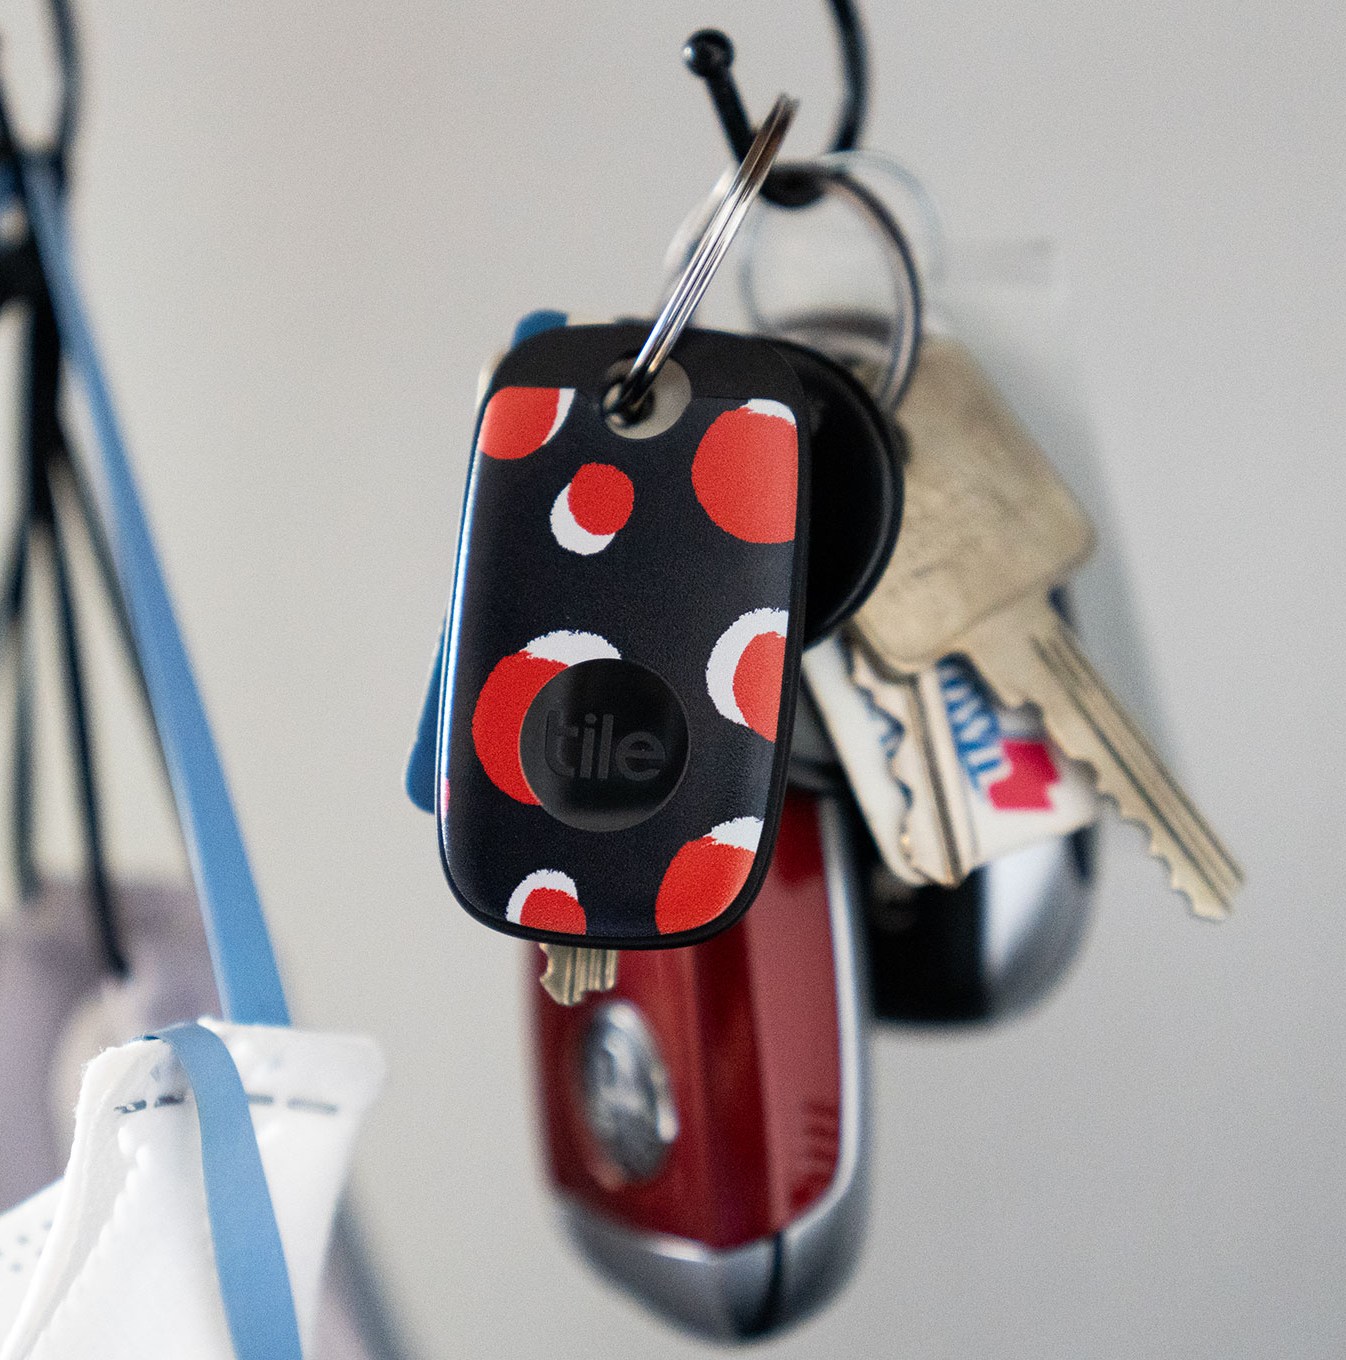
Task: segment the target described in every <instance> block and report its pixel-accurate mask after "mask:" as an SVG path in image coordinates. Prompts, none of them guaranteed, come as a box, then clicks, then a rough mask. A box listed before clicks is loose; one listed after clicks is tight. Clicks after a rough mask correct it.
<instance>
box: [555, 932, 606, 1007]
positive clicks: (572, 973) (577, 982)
mask: <svg viewBox="0 0 1346 1360" xmlns="http://www.w3.org/2000/svg"><path fill="white" fill-rule="evenodd" d="M539 947H540V948H541V950H542V952H543V953H544V954H545V955H546V956H547V967H546V970H545V971H544V972H543V974H542V976H541V977H540V978H539V979H538V981H539V982H541V983H542V990H543V991H544V992H546V993H547V995H548V996H549V997H551V999H552V1000H553V1001H555V1002H557V1004H558V1005H562V1006H578V1005H579V1003H580V1002H581V1001H583V1000H584V998H585V997H586V996H588V995H589V993H590V992H610V991H611V990H612V989H613V988H614V987H615V986H616V985H617V951H616V950H615V949H589V948H587V947H585V946H584V945H575V944H544V945H541V946H539Z"/></svg>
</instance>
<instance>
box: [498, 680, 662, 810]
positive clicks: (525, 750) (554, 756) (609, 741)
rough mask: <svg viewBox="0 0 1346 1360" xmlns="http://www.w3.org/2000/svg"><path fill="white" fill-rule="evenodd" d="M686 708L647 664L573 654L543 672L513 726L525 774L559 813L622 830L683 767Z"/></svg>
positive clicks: (655, 806) (658, 798) (657, 799)
mask: <svg viewBox="0 0 1346 1360" xmlns="http://www.w3.org/2000/svg"><path fill="white" fill-rule="evenodd" d="M687 751H688V741H687V716H686V714H685V713H684V712H683V708H682V703H681V701H680V700H679V699H678V696H677V695H676V694H674V692H673V691H672V689H670V688H669V686H668V684H667V683H666V682H665V681H664V680H663V679H662V678H661V677H660V676H658V675H656V674H655V673H654V671H652V670H649V669H648V668H647V667H645V666H638V665H636V664H635V663H634V662H632V661H617V660H612V659H610V658H604V659H601V660H597V661H581V662H580V663H579V664H578V665H574V666H570V667H567V669H565V670H563V671H562V672H561V673H560V674H559V675H556V676H554V677H553V678H552V679H551V680H549V681H548V682H547V683H546V684H545V685H544V686H543V687H542V689H541V690H540V691H539V693H538V695H537V698H535V699H534V700H533V702H532V703H531V704H530V705H529V708H528V712H527V713H526V714H525V715H524V720H523V727H522V729H521V730H520V733H519V760H520V763H521V764H522V766H523V773H524V778H525V779H527V780H528V786H529V788H531V789H532V790H533V792H534V793H535V794H536V795H537V798H538V801H539V802H540V803H541V804H542V806H543V807H544V808H545V809H546V810H547V811H548V812H549V813H551V815H552V816H553V817H555V818H556V819H557V821H560V822H564V823H565V824H566V825H567V826H573V827H576V828H578V829H579V830H581V831H621V830H623V829H624V828H626V827H628V826H635V825H636V824H637V823H639V822H643V821H644V820H645V819H646V818H647V817H652V816H653V815H654V814H655V813H656V812H658V810H659V809H660V808H661V807H662V806H663V805H664V804H665V803H666V802H667V801H668V800H669V798H670V797H671V796H672V794H673V791H674V789H676V788H677V787H678V781H679V780H680V779H681V778H682V772H683V770H684V769H686V767H687Z"/></svg>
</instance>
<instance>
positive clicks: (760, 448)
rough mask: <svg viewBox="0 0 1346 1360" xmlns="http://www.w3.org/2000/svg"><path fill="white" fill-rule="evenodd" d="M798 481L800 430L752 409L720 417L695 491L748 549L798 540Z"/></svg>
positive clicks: (699, 456)
mask: <svg viewBox="0 0 1346 1360" xmlns="http://www.w3.org/2000/svg"><path fill="white" fill-rule="evenodd" d="M798 481H799V445H798V440H797V438H796V434H795V427H794V425H793V424H792V423H791V422H790V421H789V420H787V419H786V418H785V417H784V416H777V415H771V414H769V413H767V412H764V411H755V410H753V409H752V407H750V406H740V407H738V408H737V409H736V410H733V411H726V412H725V413H724V414H723V415H721V416H717V417H716V419H715V422H714V424H712V425H711V427H710V429H708V430H707V431H706V433H705V434H704V435H703V436H702V438H701V443H700V445H699V446H698V448H697V450H696V457H695V458H693V460H692V488H693V489H694V490H695V492H696V498H697V500H699V501H700V502H701V506H702V508H703V509H704V510H705V512H706V514H708V515H709V516H710V517H711V519H712V520H714V522H715V523H716V524H718V525H719V526H720V528H721V529H723V530H724V531H725V533H727V534H733V536H734V537H735V538H741V539H744V540H745V541H746V542H748V543H788V542H789V541H790V540H791V539H792V538H793V537H794V536H795V501H796V500H797V498H798Z"/></svg>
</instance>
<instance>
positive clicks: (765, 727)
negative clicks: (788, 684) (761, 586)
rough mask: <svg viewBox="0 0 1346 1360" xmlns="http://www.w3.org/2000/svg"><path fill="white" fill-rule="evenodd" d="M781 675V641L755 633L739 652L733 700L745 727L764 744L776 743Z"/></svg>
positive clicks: (782, 649)
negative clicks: (754, 733) (764, 739)
mask: <svg viewBox="0 0 1346 1360" xmlns="http://www.w3.org/2000/svg"><path fill="white" fill-rule="evenodd" d="M784 675H785V639H784V638H783V637H781V635H780V634H779V633H758V634H757V636H756V637H755V638H753V639H752V641H751V642H749V643H748V645H747V646H746V647H745V648H744V649H743V654H742V655H741V656H740V657H739V659H738V665H737V666H736V667H735V668H734V699H735V701H736V702H737V703H738V706H739V711H740V712H741V713H742V714H743V717H744V719H745V721H746V722H747V724H748V726H749V727H751V728H752V730H753V731H754V732H756V733H757V734H758V735H759V736H762V737H765V738H766V739H767V740H768V741H775V740H776V719H777V717H778V716H779V714H780V692H781V682H782V680H783V678H784Z"/></svg>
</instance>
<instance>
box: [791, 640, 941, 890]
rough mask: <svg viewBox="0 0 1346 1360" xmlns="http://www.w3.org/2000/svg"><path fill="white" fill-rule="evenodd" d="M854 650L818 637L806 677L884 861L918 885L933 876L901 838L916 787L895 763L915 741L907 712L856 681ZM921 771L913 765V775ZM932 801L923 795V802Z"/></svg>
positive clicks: (843, 642)
mask: <svg viewBox="0 0 1346 1360" xmlns="http://www.w3.org/2000/svg"><path fill="white" fill-rule="evenodd" d="M852 650H853V646H852V644H850V643H849V642H848V640H846V639H845V638H843V637H839V636H836V635H833V636H832V637H827V638H824V639H823V640H822V641H821V642H818V643H815V644H814V645H813V646H812V647H810V648H809V649H808V651H806V652H805V653H804V679H805V681H806V682H807V684H808V687H809V692H810V693H811V694H812V695H813V701H814V703H815V704H816V705H817V707H818V713H819V715H820V716H821V718H822V720H823V725H824V726H825V727H826V728H827V734H828V736H829V737H830V738H831V739H832V745H833V747H835V749H836V753H837V757H838V759H839V760H840V761H841V764H842V766H843V768H844V769H845V771H846V778H847V781H848V782H849V783H850V786H851V790H852V792H853V793H854V794H855V801H856V802H857V803H858V804H859V807H860V812H861V814H862V815H863V816H864V819H865V823H866V825H867V826H868V827H869V832H870V835H871V836H873V837H874V844H875V846H876V847H877V849H878V852H879V854H880V855H881V856H882V858H883V862H884V863H885V864H886V865H887V866H888V869H889V870H890V872H891V873H892V874H893V875H894V876H895V877H896V878H900V879H901V880H902V881H903V882H904V883H908V884H911V885H912V886H913V887H919V886H921V885H923V884H925V883H926V882H927V881H928V880H927V878H926V876H925V875H924V874H922V873H920V872H919V871H917V870H916V869H914V868H913V867H912V865H911V864H910V862H909V861H908V859H907V855H906V852H905V848H904V846H903V840H902V827H903V822H904V821H905V820H906V818H907V808H908V803H909V800H910V796H911V789H910V787H909V786H904V784H905V781H903V780H902V776H901V775H900V774H899V773H898V772H897V771H895V770H894V768H893V765H892V761H893V758H894V756H895V755H896V754H897V752H898V750H899V749H900V748H901V747H903V746H909V745H910V744H911V743H910V742H907V741H905V740H904V737H905V732H906V727H907V715H906V713H905V712H902V713H897V712H892V711H891V710H889V711H885V710H884V709H883V707H882V706H881V705H879V704H876V703H875V702H874V701H873V700H872V698H871V697H870V696H869V695H868V694H866V693H865V691H864V690H863V688H861V687H859V686H857V684H856V682H855V680H854V678H853V674H854V673H853V670H852V657H851V653H852ZM919 777H920V771H919V770H917V771H913V773H912V778H913V779H915V778H919ZM929 801H930V799H929V797H923V798H922V799H921V802H922V805H923V806H928V805H929Z"/></svg>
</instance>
